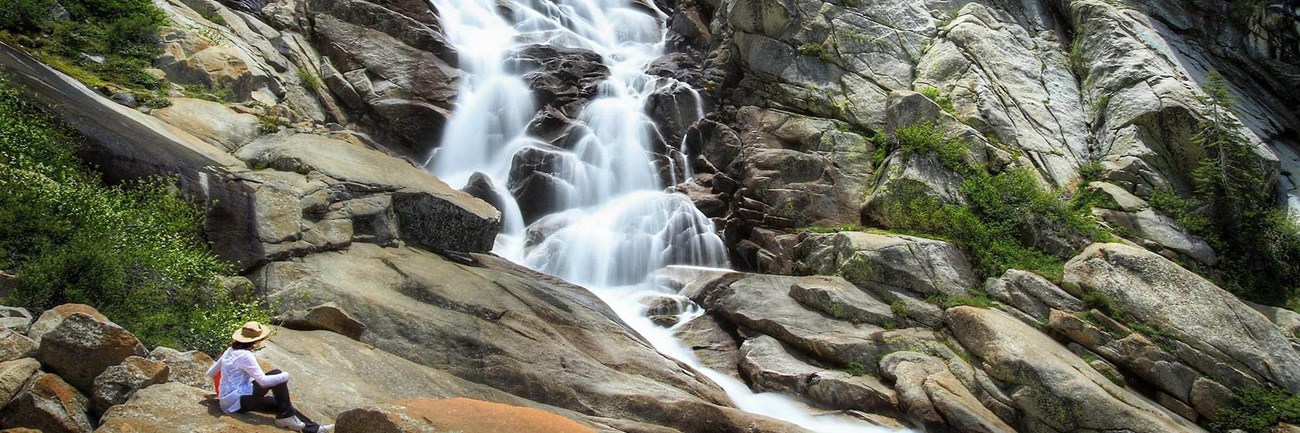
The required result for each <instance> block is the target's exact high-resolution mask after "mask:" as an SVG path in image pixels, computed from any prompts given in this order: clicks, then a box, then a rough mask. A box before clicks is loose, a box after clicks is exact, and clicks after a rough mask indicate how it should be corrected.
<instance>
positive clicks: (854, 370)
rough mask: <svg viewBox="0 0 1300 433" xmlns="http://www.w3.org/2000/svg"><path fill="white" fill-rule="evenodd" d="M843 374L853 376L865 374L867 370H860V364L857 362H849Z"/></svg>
mask: <svg viewBox="0 0 1300 433" xmlns="http://www.w3.org/2000/svg"><path fill="white" fill-rule="evenodd" d="M844 372H845V373H848V374H850V375H853V376H862V375H864V374H867V370H866V369H864V368H862V363H861V362H858V361H853V362H850V363H849V365H846V366H844Z"/></svg>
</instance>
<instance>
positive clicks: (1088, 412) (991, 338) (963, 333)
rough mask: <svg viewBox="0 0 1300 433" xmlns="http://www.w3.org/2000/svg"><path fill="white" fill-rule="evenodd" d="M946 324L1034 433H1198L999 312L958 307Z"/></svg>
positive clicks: (1067, 351) (948, 315)
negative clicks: (1077, 431) (1045, 432)
mask: <svg viewBox="0 0 1300 433" xmlns="http://www.w3.org/2000/svg"><path fill="white" fill-rule="evenodd" d="M947 324H948V327H949V328H951V329H952V332H953V334H954V335H955V336H956V337H957V340H958V341H959V342H960V343H961V345H962V346H965V347H966V348H967V349H968V350H970V352H971V353H972V354H973V355H974V356H976V357H978V358H979V359H980V361H982V362H983V363H984V366H985V371H987V372H988V373H989V375H991V376H993V377H994V378H996V379H998V380H1000V381H1002V383H1003V384H1005V387H1006V388H1005V389H1006V390H1007V394H1008V395H1010V397H1011V399H1012V401H1013V402H1014V403H1015V405H1016V407H1017V408H1018V409H1019V410H1020V411H1021V412H1022V413H1023V416H1024V419H1023V421H1022V428H1024V429H1026V430H1030V431H1037V430H1043V429H1052V430H1056V431H1068V430H1072V429H1086V430H1099V431H1107V430H1123V431H1131V432H1135V433H1143V432H1151V433H1156V432H1161V433H1173V432H1199V431H1202V430H1201V429H1199V428H1197V427H1195V426H1194V425H1191V424H1190V423H1188V422H1187V421H1186V420H1182V419H1181V418H1178V417H1176V416H1172V415H1170V414H1168V413H1167V412H1165V411H1164V410H1162V409H1161V408H1159V407H1158V406H1156V405H1155V404H1154V403H1152V402H1151V401H1149V400H1146V399H1145V398H1143V397H1141V396H1139V395H1138V394H1136V393H1134V392H1132V391H1130V390H1128V389H1125V388H1121V387H1119V386H1118V385H1115V384H1114V383H1112V382H1111V381H1110V379H1108V378H1106V377H1105V376H1103V375H1102V374H1101V373H1099V372H1097V371H1096V370H1094V369H1093V368H1092V367H1090V366H1089V365H1088V364H1087V362H1085V361H1084V360H1083V359H1081V358H1079V357H1078V356H1077V355H1075V354H1074V353H1072V352H1070V351H1069V350H1067V349H1066V348H1065V347H1064V346H1061V345H1060V344H1058V343H1057V342H1056V341H1055V340H1052V338H1051V337H1048V336H1047V335H1045V334H1043V333H1041V332H1039V331H1038V330H1037V329H1034V328H1033V327H1030V326H1029V325H1027V324H1025V323H1023V322H1021V321H1019V320H1016V319H1015V318H1013V317H1011V316H1009V315H1007V314H1006V313H1002V312H999V311H995V310H985V309H980V308H974V307H954V308H952V309H949V310H948V311H947Z"/></svg>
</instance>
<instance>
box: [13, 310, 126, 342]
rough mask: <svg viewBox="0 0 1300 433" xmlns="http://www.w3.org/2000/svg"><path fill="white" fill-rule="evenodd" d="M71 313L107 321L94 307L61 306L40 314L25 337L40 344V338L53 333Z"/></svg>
mask: <svg viewBox="0 0 1300 433" xmlns="http://www.w3.org/2000/svg"><path fill="white" fill-rule="evenodd" d="M72 313H82V314H86V315H89V316H90V317H94V318H96V319H99V320H103V321H108V318H107V317H104V315H103V314H100V312H99V310H96V309H95V307H92V306H89V305H85V304H63V305H60V306H57V307H54V308H51V309H48V310H45V312H44V313H41V317H39V318H37V319H36V322H33V323H32V326H31V327H30V328H28V330H27V337H28V338H31V339H32V340H34V341H36V343H37V344H40V342H41V336H43V335H45V333H47V332H50V331H53V330H54V328H55V327H57V326H59V324H60V323H63V319H66V318H68V316H71V315H72Z"/></svg>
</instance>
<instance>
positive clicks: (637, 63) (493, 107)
mask: <svg viewBox="0 0 1300 433" xmlns="http://www.w3.org/2000/svg"><path fill="white" fill-rule="evenodd" d="M430 1H431V2H432V3H433V5H434V6H435V7H436V8H437V10H438V13H439V15H440V18H441V22H442V25H443V30H444V31H445V33H446V36H447V38H448V41H449V42H450V43H451V44H452V45H453V46H454V47H455V48H456V49H457V50H458V52H459V56H460V68H461V69H463V70H464V71H465V72H466V77H465V79H464V81H463V82H462V85H461V88H460V94H459V96H458V100H457V102H456V109H455V111H454V112H453V113H452V115H451V118H450V119H449V120H448V124H447V127H446V128H445V130H444V135H443V137H442V141H441V143H440V145H439V146H438V147H437V148H436V149H435V150H434V151H433V152H431V154H430V156H429V158H428V160H427V162H426V164H425V167H426V168H427V169H429V170H431V171H432V172H433V173H434V174H436V175H438V176H439V177H440V178H442V179H443V180H445V181H447V183H449V184H451V185H452V186H455V187H459V186H462V185H465V184H466V183H467V182H469V181H470V179H471V177H472V176H473V175H474V173H482V174H483V175H486V176H487V177H488V178H489V179H491V183H492V184H493V185H494V188H495V190H496V193H497V194H498V195H499V196H500V198H501V200H499V201H501V202H502V203H501V204H502V207H503V209H501V210H502V214H503V222H504V224H503V229H502V233H501V235H500V236H499V237H498V240H497V246H496V248H495V250H494V251H495V252H496V253H497V254H499V255H501V256H503V257H506V258H509V259H511V260H515V261H518V262H521V263H523V264H525V265H527V266H529V267H531V268H534V269H537V270H540V271H543V272H546V273H549V274H552V275H556V276H559V277H561V278H564V279H566V280H569V281H571V282H573V283H576V284H580V285H583V286H585V287H588V288H589V289H590V290H592V292H593V293H595V294H596V295H597V296H600V297H601V298H602V300H604V301H605V302H606V303H607V304H609V305H610V306H611V308H613V309H614V310H615V312H616V313H618V314H619V315H620V316H621V317H622V318H623V319H624V321H626V322H627V323H628V324H629V326H631V327H632V328H633V329H634V330H635V331H637V332H638V333H641V334H642V335H643V336H645V337H646V339H647V340H648V341H650V342H651V343H652V344H653V345H654V346H655V348H656V349H658V350H659V351H660V352H661V353H664V354H665V355H668V356H671V357H673V358H676V359H678V360H681V361H682V362H684V363H687V364H688V365H690V366H691V367H693V368H695V369H696V370H699V371H701V372H702V373H704V374H706V375H707V376H708V377H709V378H711V379H712V380H713V381H714V382H716V383H718V384H719V385H721V386H722V387H723V389H724V390H725V391H726V392H727V395H728V396H729V397H730V398H731V399H732V401H733V402H734V403H735V404H736V406H737V407H739V408H741V409H742V410H746V411H750V412H755V413H760V414H763V415H767V416H771V417H774V418H778V419H782V420H785V421H788V422H792V423H795V424H798V425H801V426H803V427H806V428H809V429H811V430H814V431H819V432H850V431H852V432H873V431H888V430H886V429H881V428H878V427H874V426H871V425H869V424H866V423H864V422H861V421H857V420H854V419H851V418H848V417H844V416H838V415H826V416H815V415H813V414H812V413H811V412H809V411H808V410H807V409H806V408H805V407H804V406H802V405H800V404H798V403H796V402H795V401H794V400H791V399H789V398H787V397H784V396H781V395H778V394H771V393H763V394H756V393H754V392H753V391H751V390H750V389H749V388H748V386H746V385H745V384H744V383H743V382H741V381H740V380H738V379H735V378H732V377H730V376H727V375H725V374H722V373H718V372H717V371H714V370H712V369H709V368H707V367H705V366H704V365H702V364H701V363H700V362H699V361H698V360H697V359H696V358H695V356H694V354H693V353H692V352H691V351H690V350H689V349H687V348H685V347H683V346H682V345H681V344H680V343H679V342H678V341H677V340H676V338H675V337H674V336H673V333H672V330H671V329H666V328H662V327H659V326H657V325H655V324H653V323H651V322H650V320H649V319H648V318H647V317H645V315H644V313H645V307H644V305H643V303H642V300H644V299H646V298H648V297H661V296H672V295H675V293H672V292H671V291H670V290H667V289H663V288H659V287H657V286H656V285H655V284H653V283H652V282H651V281H650V280H651V278H650V275H651V273H653V272H654V271H656V270H659V269H662V268H664V267H667V266H670V265H692V266H703V267H715V268H716V267H726V266H727V265H728V262H727V252H726V246H725V245H724V244H723V241H722V239H721V238H719V237H718V235H717V234H716V230H715V227H714V225H713V223H712V221H710V220H709V219H708V218H707V217H705V216H704V215H703V214H701V213H700V212H699V210H697V209H696V208H695V206H694V204H693V203H692V202H691V201H690V199H688V198H687V197H686V196H684V195H681V194H675V193H669V192H666V188H667V187H668V186H669V185H667V183H669V182H670V181H671V182H676V181H678V180H679V179H681V178H683V177H685V176H689V166H688V164H687V161H686V160H685V158H683V157H681V156H680V153H679V154H677V156H673V152H671V151H670V152H665V153H667V154H668V155H666V157H664V158H659V157H658V156H657V155H656V154H655V149H654V147H655V143H656V142H655V139H656V138H658V139H659V140H662V136H660V135H659V132H658V127H657V126H656V124H655V122H654V120H653V119H651V118H650V117H649V116H648V115H647V114H646V112H645V110H646V105H647V102H648V100H649V98H650V97H651V95H652V94H654V93H655V92H656V91H659V90H663V89H670V88H679V87H682V86H685V87H686V88H687V89H689V86H688V85H686V84H684V83H679V82H676V81H675V80H672V79H669V78H661V77H654V76H651V75H649V74H647V73H646V72H645V71H646V69H647V67H648V66H649V64H650V63H651V62H652V61H654V60H655V59H657V58H659V57H660V56H662V55H663V54H664V52H663V51H664V50H663V46H664V42H663V41H664V32H665V30H664V21H665V18H666V17H665V15H664V14H663V12H662V11H660V10H658V9H657V8H656V7H655V6H654V4H653V2H649V1H646V2H639V1H634V0H511V1H505V2H502V1H500V0H430ZM533 44H543V45H550V46H554V47H563V48H577V49H583V50H589V51H591V52H594V53H596V54H598V55H599V56H600V58H601V62H602V63H603V64H604V66H605V67H607V68H608V70H609V76H608V77H607V78H606V79H605V80H604V81H603V82H602V83H601V84H600V85H599V89H598V92H597V93H598V94H597V95H596V97H595V98H594V99H593V100H592V101H591V102H590V103H589V104H588V105H587V106H586V107H585V108H584V109H583V110H582V112H581V114H580V115H578V116H577V118H576V119H574V120H575V121H576V123H577V124H578V125H580V126H581V127H579V128H574V131H575V132H574V134H576V136H575V137H574V138H573V139H572V140H570V141H571V146H569V147H567V148H564V149H559V148H556V147H554V146H550V145H549V144H547V143H544V142H543V141H542V140H540V139H538V138H535V137H530V136H528V135H527V133H526V130H527V129H528V124H529V122H530V121H531V120H532V119H533V117H534V116H535V115H537V113H538V111H539V109H540V108H539V107H538V106H537V104H536V102H534V101H535V98H534V95H533V94H532V92H531V90H530V88H529V86H528V85H527V83H526V81H525V78H524V73H526V71H520V70H518V68H516V67H514V66H512V65H511V61H510V57H511V55H512V54H514V53H515V52H517V51H518V50H520V49H521V48H523V47H526V46H528V45H533ZM687 94H689V95H691V97H692V98H695V101H694V102H695V109H694V110H693V111H694V112H693V113H690V114H693V115H694V116H695V119H688V120H692V121H693V120H698V119H699V118H700V117H703V109H702V104H701V103H700V100H699V94H698V92H696V91H694V89H689V92H687ZM688 123H689V122H688ZM526 152H544V153H546V154H547V155H548V157H550V158H552V160H551V162H549V163H548V164H547V166H548V167H549V168H548V171H547V172H546V173H544V176H545V179H547V181H548V182H550V184H549V185H550V190H549V195H548V199H549V200H551V201H553V203H550V205H551V208H552V209H554V211H553V212H551V213H550V214H549V215H545V216H542V217H541V218H539V219H536V221H534V222H532V223H531V225H527V226H526V225H525V217H524V215H523V212H522V211H521V206H520V205H519V203H517V202H516V200H515V199H514V197H513V196H512V193H511V190H510V186H511V182H512V181H517V180H518V179H511V172H512V168H513V165H514V163H515V160H516V157H517V155H520V154H521V153H526ZM683 153H684V152H683ZM661 165H667V166H668V171H669V172H670V173H669V175H668V176H667V177H668V178H667V179H664V178H663V177H664V176H663V175H662V174H661V169H662V168H664V167H661ZM686 302H689V301H686ZM686 310H687V313H684V315H683V316H684V317H683V319H689V318H691V317H690V316H692V315H699V314H701V313H700V311H699V309H698V308H695V307H694V306H691V308H687V309H686ZM685 321H686V320H681V322H682V323H684V322H685Z"/></svg>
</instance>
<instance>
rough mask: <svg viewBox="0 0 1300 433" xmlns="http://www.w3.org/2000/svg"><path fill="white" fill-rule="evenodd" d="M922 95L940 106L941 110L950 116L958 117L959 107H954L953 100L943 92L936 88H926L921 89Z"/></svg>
mask: <svg viewBox="0 0 1300 433" xmlns="http://www.w3.org/2000/svg"><path fill="white" fill-rule="evenodd" d="M920 93H921V95H922V96H925V97H926V98H929V99H930V100H931V101H934V103H935V104H939V108H942V109H943V111H945V112H947V113H948V114H951V115H954V116H956V115H957V107H955V106H953V105H952V98H949V97H947V96H944V95H943V92H942V91H941V90H939V89H938V88H936V87H932V86H925V87H922V88H921V92H920Z"/></svg>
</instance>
